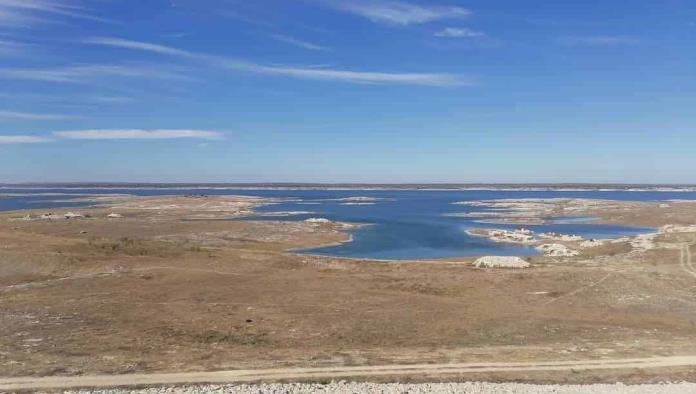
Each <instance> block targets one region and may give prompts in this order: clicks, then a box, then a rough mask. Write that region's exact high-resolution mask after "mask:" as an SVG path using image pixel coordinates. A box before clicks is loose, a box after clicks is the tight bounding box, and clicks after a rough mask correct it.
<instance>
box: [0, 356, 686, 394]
mask: <svg viewBox="0 0 696 394" xmlns="http://www.w3.org/2000/svg"><path fill="white" fill-rule="evenodd" d="M684 366H696V356H683V357H654V358H642V359H615V360H587V361H549V362H534V363H530V362H522V363H510V362H508V363H465V364H413V365H376V366H364V367H329V368H286V369H256V370H231V371H216V372H187V373H166V374H148V375H144V374H133V375H117V376H114V375H101V376H99V375H95V376H74V377H44V378H33V377H29V378H10V379H0V390H36V389H73V388H80V387H89V388H99V387H119V386H144V385H176V384H200V383H243V382H258V381H263V382H273V381H288V380H311V381H316V380H321V379H342V378H351V377H352V378H356V377H371V376H389V377H396V378H398V377H399V376H404V375H406V376H409V377H413V376H429V377H440V378H442V377H446V376H457V375H466V374H474V373H487V372H529V371H571V370H572V371H581V370H608V369H655V368H670V367H684Z"/></svg>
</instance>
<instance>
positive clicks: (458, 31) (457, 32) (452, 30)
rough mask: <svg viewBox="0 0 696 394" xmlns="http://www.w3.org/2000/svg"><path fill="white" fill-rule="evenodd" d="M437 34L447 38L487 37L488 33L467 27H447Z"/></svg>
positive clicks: (436, 34)
mask: <svg viewBox="0 0 696 394" xmlns="http://www.w3.org/2000/svg"><path fill="white" fill-rule="evenodd" d="M435 36H436V37H445V38H477V37H485V36H486V34H485V33H483V32H480V31H476V30H471V29H468V28H466V27H446V28H444V29H442V30H440V31H438V32H436V33H435Z"/></svg>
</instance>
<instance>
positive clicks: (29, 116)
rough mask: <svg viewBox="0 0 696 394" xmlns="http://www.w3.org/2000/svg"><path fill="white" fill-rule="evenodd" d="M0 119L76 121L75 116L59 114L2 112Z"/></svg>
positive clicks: (0, 112)
mask: <svg viewBox="0 0 696 394" xmlns="http://www.w3.org/2000/svg"><path fill="white" fill-rule="evenodd" d="M0 119H19V120H66V119H75V116H71V115H58V114H37V113H32V112H15V111H0Z"/></svg>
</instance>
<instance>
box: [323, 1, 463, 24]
mask: <svg viewBox="0 0 696 394" xmlns="http://www.w3.org/2000/svg"><path fill="white" fill-rule="evenodd" d="M317 3H318V4H322V5H324V6H328V7H331V8H333V9H336V10H339V11H343V12H347V13H350V14H353V15H357V16H361V17H364V18H367V19H370V20H371V21H373V22H380V23H387V24H391V25H410V24H419V23H427V22H433V21H436V20H441V19H453V18H463V17H466V16H469V15H470V14H471V11H469V10H467V9H466V8H462V7H457V6H441V5H427V6H425V5H416V4H410V3H405V2H401V1H390V0H350V1H346V0H324V1H317Z"/></svg>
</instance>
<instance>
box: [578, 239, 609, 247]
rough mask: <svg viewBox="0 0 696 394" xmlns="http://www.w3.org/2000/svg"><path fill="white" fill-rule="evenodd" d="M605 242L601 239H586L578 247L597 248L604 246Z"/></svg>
mask: <svg viewBox="0 0 696 394" xmlns="http://www.w3.org/2000/svg"><path fill="white" fill-rule="evenodd" d="M605 242H606V241H605V240H602V239H588V240H585V241H582V242H580V247H581V248H594V247H597V246H602V245H604V243H605Z"/></svg>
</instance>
